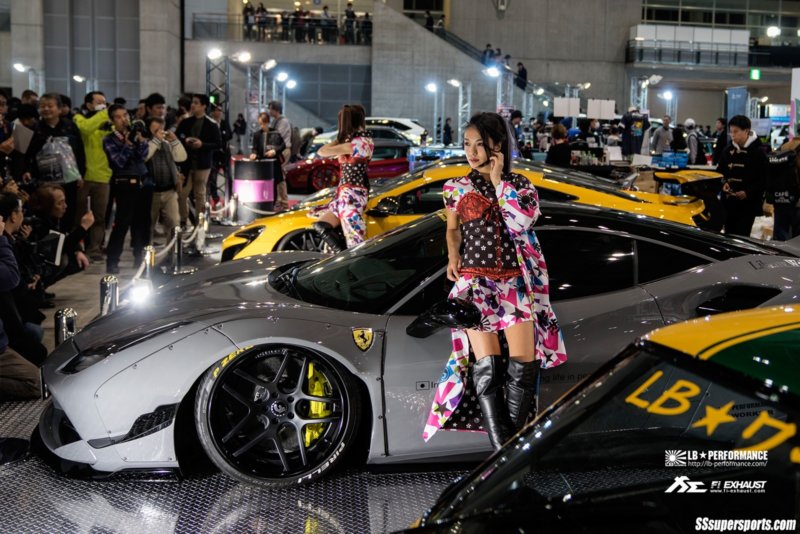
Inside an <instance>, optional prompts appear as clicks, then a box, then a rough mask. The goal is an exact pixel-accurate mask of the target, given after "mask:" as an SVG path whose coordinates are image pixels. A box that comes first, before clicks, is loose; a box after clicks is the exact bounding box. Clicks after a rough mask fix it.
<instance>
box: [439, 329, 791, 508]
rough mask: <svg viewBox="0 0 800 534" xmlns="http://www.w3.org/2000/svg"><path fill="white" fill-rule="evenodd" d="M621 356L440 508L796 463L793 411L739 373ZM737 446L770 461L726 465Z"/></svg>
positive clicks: (557, 497)
mask: <svg viewBox="0 0 800 534" xmlns="http://www.w3.org/2000/svg"><path fill="white" fill-rule="evenodd" d="M624 356H627V357H622V358H618V359H615V360H614V361H613V362H612V363H610V364H608V365H606V366H605V367H604V368H603V369H602V370H601V371H598V373H597V374H595V375H594V377H593V379H590V380H589V381H588V382H585V383H584V384H583V385H582V387H580V389H579V390H576V391H574V392H573V393H571V394H569V396H568V398H566V399H565V400H564V401H563V402H562V403H561V404H560V405H557V406H556V407H555V408H553V409H551V410H550V411H549V412H547V413H545V414H543V416H542V417H540V418H539V419H538V420H537V422H536V423H535V424H534V425H531V426H529V427H528V428H527V429H525V430H524V431H523V432H522V434H521V435H520V436H518V437H517V438H515V439H514V440H512V441H511V442H510V443H509V444H507V445H506V447H505V449H504V453H503V454H500V455H499V456H497V457H496V458H495V459H494V460H493V461H492V462H490V463H487V464H484V466H482V468H481V469H478V470H477V471H475V472H473V474H472V475H470V477H469V478H468V479H467V480H465V481H464V482H463V483H462V484H461V485H460V487H459V488H458V490H454V491H451V492H449V493H448V494H446V495H445V499H444V501H443V502H441V503H440V505H439V506H440V508H439V510H446V509H447V508H448V507H449V506H453V505H454V504H455V503H457V508H458V510H459V515H464V516H469V515H473V514H480V513H483V512H485V511H486V510H488V509H495V510H497V509H498V508H503V507H509V509H513V508H514V507H519V506H524V503H532V502H536V501H539V502H545V501H547V502H551V503H569V504H570V505H579V504H580V503H587V502H588V501H589V500H590V499H592V498H600V499H602V498H603V496H604V495H606V496H610V495H622V494H629V495H635V494H636V493H637V491H648V490H653V491H657V492H659V493H663V492H665V491H666V490H667V489H668V488H670V487H671V486H672V485H673V484H675V483H676V478H677V477H682V476H684V475H685V476H687V477H689V478H690V479H692V480H702V479H703V477H704V476H708V475H709V474H710V473H712V472H713V477H714V478H715V479H720V478H725V475H726V473H730V472H732V471H736V472H737V474H741V473H745V474H744V479H748V476H747V471H748V469H750V470H752V471H753V473H751V476H750V477H749V478H753V474H754V473H758V474H759V475H761V476H756V478H759V479H762V478H764V476H763V475H764V474H765V473H764V471H763V468H764V467H765V466H768V467H769V468H770V471H772V469H773V468H774V469H776V470H778V472H780V470H781V469H785V468H786V467H787V466H788V465H790V458H791V454H792V453H791V450H792V447H794V446H796V445H797V438H796V437H793V436H794V432H791V433H789V432H787V431H786V429H787V428H790V427H794V423H793V421H796V419H797V414H792V413H791V412H789V411H788V410H786V409H785V408H783V409H782V408H781V407H780V406H779V405H778V404H776V403H772V402H768V401H765V400H764V399H763V398H759V397H758V396H757V395H756V394H755V391H754V390H753V391H752V394H751V393H749V391H750V390H751V388H747V387H742V386H741V384H742V383H744V382H742V378H741V376H740V375H737V374H735V373H733V374H732V373H731V371H730V370H729V369H728V368H723V367H722V366H720V365H716V364H713V363H710V362H704V363H698V362H697V361H696V360H693V359H690V358H688V357H686V356H684V355H680V354H677V353H675V352H672V351H669V350H668V349H664V348H663V347H660V346H658V345H654V344H646V345H644V346H643V347H642V348H629V349H628V350H627V351H626V354H625V355H624ZM550 372H551V373H559V372H562V371H560V370H559V369H555V370H553V371H550ZM725 377H727V378H725ZM752 389H754V388H752ZM789 438H791V439H789ZM734 449H739V450H741V449H746V450H747V449H750V450H758V451H761V450H769V455H768V459H769V464H768V465H767V462H763V464H762V463H761V462H760V461H758V460H754V463H752V464H749V465H746V466H745V467H744V468H743V467H742V465H741V464H736V465H733V464H731V463H728V464H726V463H725V462H724V461H722V460H721V458H727V457H726V456H724V454H726V453H727V452H729V451H733V450H734ZM708 451H722V452H720V453H717V452H714V455H713V456H712V455H710V453H709V452H708ZM748 458H750V457H748ZM759 458H761V457H759ZM781 466H783V467H781ZM754 468H757V469H762V470H760V471H759V470H756V469H754Z"/></svg>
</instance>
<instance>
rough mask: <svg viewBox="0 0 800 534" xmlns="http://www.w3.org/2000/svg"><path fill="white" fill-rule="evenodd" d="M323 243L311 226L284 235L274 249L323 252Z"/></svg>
mask: <svg viewBox="0 0 800 534" xmlns="http://www.w3.org/2000/svg"><path fill="white" fill-rule="evenodd" d="M324 247H325V243H323V242H322V238H321V237H320V236H319V234H318V233H317V232H315V231H314V229H313V228H307V229H305V230H298V231H296V232H292V233H290V234H287V235H285V236H284V237H283V238H282V239H281V240H280V241H278V244H277V245H276V246H275V250H310V251H312V252H324V251H325V249H324Z"/></svg>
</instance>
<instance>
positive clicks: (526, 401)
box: [423, 113, 567, 450]
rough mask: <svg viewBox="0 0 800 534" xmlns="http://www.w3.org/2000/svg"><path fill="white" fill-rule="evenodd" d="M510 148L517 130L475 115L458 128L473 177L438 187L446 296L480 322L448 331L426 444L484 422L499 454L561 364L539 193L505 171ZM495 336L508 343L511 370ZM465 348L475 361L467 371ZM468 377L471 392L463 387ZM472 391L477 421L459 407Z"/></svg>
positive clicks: (494, 117) (561, 341)
mask: <svg viewBox="0 0 800 534" xmlns="http://www.w3.org/2000/svg"><path fill="white" fill-rule="evenodd" d="M513 143H514V139H513V131H512V130H511V129H510V127H509V125H508V124H506V122H505V120H504V119H503V118H502V117H501V116H500V115H498V114H497V113H478V114H477V115H474V116H473V117H472V119H470V121H469V124H468V125H467V128H466V131H465V132H464V151H465V152H466V156H467V161H468V162H469V166H470V167H471V168H472V171H471V172H470V173H469V174H468V175H467V176H464V177H463V178H454V179H451V180H448V181H447V182H446V183H445V185H444V187H443V189H442V196H443V199H444V205H445V208H446V210H445V211H446V214H447V231H446V236H447V250H448V265H447V278H448V280H450V281H452V282H455V285H454V286H453V289H452V290H451V291H450V296H449V297H448V298H449V299H456V300H461V301H465V302H467V303H470V304H471V305H473V306H474V307H476V308H477V309H478V310H479V311H480V312H481V323H480V325H479V326H477V327H475V328H474V329H468V330H461V329H454V330H453V331H452V353H451V354H450V359H449V360H448V362H447V366H446V371H445V375H444V376H445V378H444V379H443V380H442V381H440V383H439V385H438V386H437V390H436V395H435V397H434V402H433V406H432V407H431V412H430V415H429V417H428V422H427V424H426V425H425V430H424V432H423V439H425V440H426V441H427V440H429V439H430V438H431V436H432V435H433V434H434V433H435V432H436V431H437V430H438V429H440V428H448V429H454V430H461V429H463V430H474V429H476V428H478V427H479V426H480V425H481V424H482V425H483V429H484V430H486V432H487V433H488V434H489V441H490V442H491V444H492V446H493V447H494V449H495V450H497V449H499V448H500V447H501V446H502V445H503V443H504V442H505V441H507V440H508V439H509V438H510V437H511V436H512V435H513V434H514V433H515V432H516V431H517V430H519V429H520V428H522V426H523V425H524V424H525V422H526V421H527V419H528V417H529V415H530V413H531V411H535V407H536V403H535V400H534V397H535V391H536V384H537V381H538V374H539V369H542V368H544V369H546V368H552V367H555V366H557V365H560V364H562V363H564V362H565V361H566V359H567V354H566V350H565V348H564V339H563V335H562V333H561V328H560V327H559V325H558V321H557V320H556V317H555V314H554V313H553V310H552V308H551V306H550V299H549V297H548V291H549V286H548V277H547V266H546V264H545V260H544V256H543V254H542V249H541V246H540V245H539V242H538V240H537V238H536V234H535V233H534V231H533V225H534V223H535V222H536V219H537V218H538V217H539V215H540V210H539V196H538V193H537V192H536V189H535V188H534V187H533V185H531V182H530V181H529V180H528V179H527V178H525V177H524V176H520V175H519V174H515V173H514V172H512V170H511V154H512V147H513ZM501 332H502V333H503V335H504V337H505V340H506V342H507V345H508V356H509V358H508V363H507V365H506V361H505V358H504V357H503V356H502V353H501V348H500V347H501V345H500V336H499V335H500V333H501ZM470 348H471V349H472V353H473V354H474V355H475V362H474V363H472V364H471V365H470V363H469V359H470ZM468 373H471V374H472V381H471V384H473V387H474V392H468V391H467V389H468V387H469V384H470V381H469V380H468ZM471 393H474V396H475V397H477V401H478V404H479V406H480V412H481V414H482V419H483V420H482V422H481V420H480V418H477V420H476V418H474V417H472V416H468V415H467V413H466V412H467V411H468V410H469V408H467V409H464V406H463V405H462V404H461V402H463V400H464V399H470V398H471V397H472V396H473V395H472V394H471ZM465 404H466V403H465ZM459 409H461V410H463V411H460V412H459ZM457 412H458V413H457ZM462 425H465V426H462Z"/></svg>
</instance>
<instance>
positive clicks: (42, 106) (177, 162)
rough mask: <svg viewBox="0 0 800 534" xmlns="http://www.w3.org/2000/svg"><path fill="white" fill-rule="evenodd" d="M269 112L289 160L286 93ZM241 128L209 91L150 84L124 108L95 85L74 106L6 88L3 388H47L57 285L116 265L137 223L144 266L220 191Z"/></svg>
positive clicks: (19, 391) (0, 245)
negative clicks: (155, 88)
mask: <svg viewBox="0 0 800 534" xmlns="http://www.w3.org/2000/svg"><path fill="white" fill-rule="evenodd" d="M241 119H242V121H243V118H241ZM262 121H263V123H264V124H263V126H262V128H263V130H264V131H265V132H268V133H269V139H270V140H271V141H270V142H275V143H276V145H279V148H280V150H278V154H266V156H268V157H273V158H274V159H275V160H276V161H278V162H279V165H285V164H288V162H289V159H290V158H291V155H292V154H293V153H294V151H293V149H292V144H293V141H294V142H295V144H298V145H299V142H298V141H297V140H296V139H295V137H296V135H295V128H293V126H292V125H291V123H290V122H289V120H288V119H287V118H286V117H284V116H283V115H282V106H281V103H280V102H270V104H269V112H268V113H265V114H264V116H263V118H262ZM241 126H242V124H239V121H237V124H236V131H235V133H236V134H237V135H238V136H240V137H242V136H243V135H244V133H245V128H242V127H241ZM245 126H246V125H245ZM233 135H234V130H233V129H232V128H231V127H230V126H229V125H228V123H227V121H225V120H224V118H223V117H222V110H221V108H219V107H217V106H214V105H211V104H210V102H209V98H208V96H207V95H205V94H193V95H186V96H183V97H181V98H180V99H179V100H178V102H177V107H176V108H173V107H169V106H167V102H166V99H165V98H164V97H163V96H162V95H161V94H158V93H153V94H151V95H149V96H148V97H146V98H144V99H142V100H140V101H139V102H138V104H137V106H136V108H134V109H128V107H127V106H126V102H125V101H124V100H123V99H120V98H118V99H115V100H114V101H113V103H112V104H111V105H108V104H107V101H106V96H105V95H104V94H103V93H102V92H100V91H92V92H90V93H88V94H86V96H85V97H84V100H83V104H82V105H81V107H80V108H78V109H72V103H71V101H70V99H69V98H68V97H66V96H65V95H60V94H56V93H46V94H43V95H41V96H39V95H37V94H36V93H35V92H33V91H31V90H26V91H25V92H24V93H22V95H21V96H20V98H10V97H9V96H7V95H5V94H2V93H0V169H1V170H2V175H3V181H2V186H0V300H2V302H3V304H2V306H0V397H8V398H31V397H35V396H37V395H38V394H39V390H38V368H37V366H38V365H40V364H41V363H42V361H43V360H44V358H45V357H46V355H47V350H46V349H45V347H44V345H43V344H42V338H43V328H42V326H41V325H42V321H43V320H44V319H45V316H44V314H43V313H42V311H41V310H42V309H44V308H52V307H54V302H53V299H54V298H55V294H54V293H53V292H52V286H53V284H55V283H56V282H58V281H59V280H61V279H63V278H64V277H66V276H70V275H75V274H77V273H80V272H82V271H85V270H86V269H87V268H88V267H89V265H90V264H91V263H92V262H103V263H105V271H106V272H107V273H109V274H115V273H118V272H119V268H120V258H121V256H122V253H123V250H124V248H125V246H126V240H127V236H128V234H129V233H130V248H131V249H132V252H133V259H134V264H133V265H134V266H138V265H140V264H141V261H142V259H143V254H144V248H145V246H147V245H149V244H154V245H163V244H164V242H165V241H167V240H168V239H169V237H170V235H171V234H172V233H173V230H174V229H175V228H176V227H182V228H183V229H184V230H190V229H191V227H192V225H193V224H196V217H195V215H196V214H198V213H202V212H203V211H205V207H206V201H207V199H208V200H209V201H210V202H211V203H212V204H214V203H215V202H218V201H219V197H218V192H217V190H216V187H215V186H216V176H215V175H216V173H217V172H224V171H225V170H226V169H227V168H229V161H230V157H231V150H230V141H231V140H232V137H233ZM276 138H277V139H279V140H280V143H277V141H273V140H274V139H276ZM257 139H258V138H257ZM259 147H260V145H258V146H256V147H255V151H256V152H259ZM240 148H241V144H240ZM234 150H236V148H234ZM262 155H264V154H263V153H262ZM276 156H277V157H276ZM254 157H258V156H257V155H256V154H254ZM212 172H214V178H215V179H213V180H209V175H210V174H211V173H212ZM281 175H282V174H281V172H280V169H279V170H278V172H277V173H276V177H278V178H279V177H280V176H281ZM278 181H280V182H282V181H281V180H278ZM276 189H277V190H276V209H285V208H287V207H288V198H287V194H286V186H285V183H279V184H278V185H276ZM190 198H191V201H190V200H189V199H190ZM159 223H160V224H159ZM109 230H110V232H109ZM157 230H161V235H163V236H164V239H163V240H162V242H157V241H156V240H157V239H158V238H159V235H158V234H157V233H156V232H157ZM106 237H107V239H106Z"/></svg>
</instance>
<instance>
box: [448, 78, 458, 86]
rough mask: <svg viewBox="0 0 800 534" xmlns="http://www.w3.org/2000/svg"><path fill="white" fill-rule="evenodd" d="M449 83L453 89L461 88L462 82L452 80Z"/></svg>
mask: <svg viewBox="0 0 800 534" xmlns="http://www.w3.org/2000/svg"><path fill="white" fill-rule="evenodd" d="M447 83H449V84H450V85H452V86H453V87H461V82H460V81H458V80H456V79H455V78H451V79H449V80H447Z"/></svg>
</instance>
